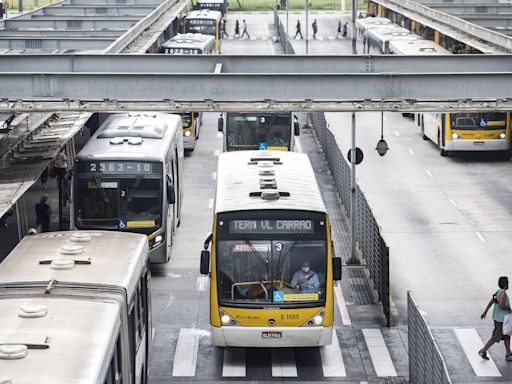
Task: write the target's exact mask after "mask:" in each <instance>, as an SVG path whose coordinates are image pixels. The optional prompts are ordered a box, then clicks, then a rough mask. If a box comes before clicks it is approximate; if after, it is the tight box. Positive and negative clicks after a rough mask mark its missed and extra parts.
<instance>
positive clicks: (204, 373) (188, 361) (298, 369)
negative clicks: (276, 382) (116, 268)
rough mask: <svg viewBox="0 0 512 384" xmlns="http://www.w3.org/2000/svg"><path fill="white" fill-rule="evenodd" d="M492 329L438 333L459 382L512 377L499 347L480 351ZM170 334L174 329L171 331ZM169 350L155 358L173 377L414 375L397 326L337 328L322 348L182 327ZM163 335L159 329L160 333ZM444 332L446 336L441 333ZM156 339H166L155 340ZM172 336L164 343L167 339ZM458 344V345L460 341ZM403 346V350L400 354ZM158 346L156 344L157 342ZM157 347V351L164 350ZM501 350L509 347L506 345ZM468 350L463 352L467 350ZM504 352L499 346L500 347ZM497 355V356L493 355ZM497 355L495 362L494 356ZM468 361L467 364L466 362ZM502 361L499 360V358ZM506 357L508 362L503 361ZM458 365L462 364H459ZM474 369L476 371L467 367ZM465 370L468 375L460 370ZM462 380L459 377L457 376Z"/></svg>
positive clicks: (362, 377) (365, 377)
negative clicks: (245, 344) (257, 344)
mask: <svg viewBox="0 0 512 384" xmlns="http://www.w3.org/2000/svg"><path fill="white" fill-rule="evenodd" d="M487 331H488V330H487V329H478V331H477V330H476V329H474V328H465V329H459V328H450V329H446V328H443V332H442V333H437V335H436V333H435V332H434V337H435V338H436V340H437V342H438V344H440V345H441V346H442V348H441V350H442V353H443V357H445V360H446V363H447V366H448V371H449V372H451V373H450V374H453V376H452V379H453V382H465V381H466V380H475V379H476V378H485V377H489V378H495V379H498V380H500V378H503V379H505V378H506V377H510V369H512V363H508V362H505V361H504V359H500V355H499V354H498V353H499V352H497V350H495V349H491V351H490V353H489V356H490V357H491V359H490V360H488V361H486V360H482V359H481V358H480V357H479V356H478V354H477V351H478V349H480V348H481V347H482V345H483V343H484V342H485V341H486V340H485V333H486V332H487ZM166 332H168V331H166ZM173 332H174V334H175V336H174V337H171V338H170V339H171V340H173V343H172V345H169V344H167V345H166V349H168V350H169V349H170V351H169V353H165V354H161V353H160V354H154V355H153V359H162V358H165V359H166V360H167V361H169V360H168V359H169V355H170V358H171V362H172V377H175V378H180V377H182V378H193V379H190V380H196V381H197V380H198V381H202V380H204V379H205V378H206V377H208V378H212V377H213V378H218V379H219V380H220V379H222V378H239V379H246V380H272V379H285V378H299V379H301V380H327V379H333V380H334V379H338V380H343V379H344V378H346V379H347V380H348V379H352V380H360V381H366V380H368V379H372V378H396V379H395V380H399V381H397V382H400V380H402V379H404V380H405V378H406V377H407V376H408V367H407V354H406V352H405V351H406V347H405V345H406V343H407V336H406V335H405V333H403V332H400V330H398V329H397V328H391V329H390V328H355V327H352V326H343V327H340V328H338V329H337V330H336V332H333V335H332V338H333V339H332V344H330V345H328V346H324V347H319V348H274V349H271V348H216V347H213V346H212V345H211V340H210V332H209V331H208V330H206V329H196V328H180V329H176V330H174V331H173ZM157 333H158V332H157ZM441 335H444V336H441ZM154 340H155V343H157V344H158V343H162V341H160V339H159V338H158V335H157V338H156V339H154ZM167 342H168V339H167V338H166V340H165V341H163V343H167ZM455 344H457V345H455ZM397 345H398V346H400V348H401V349H403V351H404V352H403V353H402V352H400V351H399V352H397V350H396V349H397ZM154 347H155V346H154ZM161 347H162V346H160V348H159V347H158V346H157V348H154V349H156V350H160V351H161ZM447 348H451V349H453V350H454V351H457V350H458V351H459V353H458V356H457V359H453V357H452V358H451V357H450V356H448V358H446V356H444V351H443V349H444V350H445V351H446V350H447ZM499 348H500V349H502V348H503V347H502V346H501V345H500V346H499ZM461 351H463V352H461ZM498 351H499V350H498ZM493 355H494V356H493ZM493 357H494V360H493ZM461 359H465V362H466V365H467V367H465V365H464V364H463V363H462V362H461ZM498 360H499V361H498ZM501 360H503V361H501ZM507 364H509V365H507ZM454 365H458V367H455V366H454ZM468 367H471V368H470V369H467V368H468ZM457 369H458V370H459V371H461V370H463V371H464V373H463V374H462V376H461V375H460V373H459V374H457ZM457 378H458V380H457Z"/></svg>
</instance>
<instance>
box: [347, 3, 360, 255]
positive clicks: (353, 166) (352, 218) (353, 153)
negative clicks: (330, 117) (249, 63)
mask: <svg viewBox="0 0 512 384" xmlns="http://www.w3.org/2000/svg"><path fill="white" fill-rule="evenodd" d="M356 6H357V3H356V0H352V54H353V55H357V47H356V17H357V9H356ZM350 151H351V153H350V159H351V161H350V163H351V167H350V170H351V175H350V176H351V177H350V258H349V259H348V260H347V264H361V261H360V260H359V258H358V257H357V255H356V208H357V206H356V205H357V195H356V192H357V190H356V113H355V112H352V146H351V149H350Z"/></svg>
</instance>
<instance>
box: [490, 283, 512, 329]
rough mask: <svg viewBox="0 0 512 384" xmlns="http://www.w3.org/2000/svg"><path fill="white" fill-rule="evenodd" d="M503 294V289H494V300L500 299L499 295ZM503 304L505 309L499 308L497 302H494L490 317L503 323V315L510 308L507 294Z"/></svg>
mask: <svg viewBox="0 0 512 384" xmlns="http://www.w3.org/2000/svg"><path fill="white" fill-rule="evenodd" d="M503 294H506V292H505V290H503V289H500V290H498V291H496V300H498V302H499V301H500V297H501V295H503ZM505 306H506V308H507V309H502V308H500V306H499V304H498V303H494V309H493V311H492V319H493V320H494V321H498V322H500V323H503V321H504V320H505V315H507V314H508V311H509V308H510V302H509V300H508V296H507V299H506V300H505Z"/></svg>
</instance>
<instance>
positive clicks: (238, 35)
mask: <svg viewBox="0 0 512 384" xmlns="http://www.w3.org/2000/svg"><path fill="white" fill-rule="evenodd" d="M235 37H238V38H240V23H239V22H238V19H237V20H236V22H235V34H234V35H233V38H235Z"/></svg>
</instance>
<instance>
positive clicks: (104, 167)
mask: <svg viewBox="0 0 512 384" xmlns="http://www.w3.org/2000/svg"><path fill="white" fill-rule="evenodd" d="M155 165H156V164H154V163H146V162H135V161H129V162H128V161H93V162H80V163H79V170H80V172H82V173H101V174H152V173H158V169H157V168H159V167H156V166H155Z"/></svg>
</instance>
